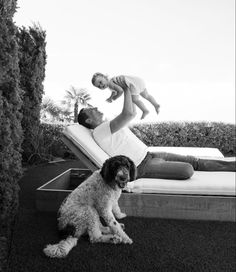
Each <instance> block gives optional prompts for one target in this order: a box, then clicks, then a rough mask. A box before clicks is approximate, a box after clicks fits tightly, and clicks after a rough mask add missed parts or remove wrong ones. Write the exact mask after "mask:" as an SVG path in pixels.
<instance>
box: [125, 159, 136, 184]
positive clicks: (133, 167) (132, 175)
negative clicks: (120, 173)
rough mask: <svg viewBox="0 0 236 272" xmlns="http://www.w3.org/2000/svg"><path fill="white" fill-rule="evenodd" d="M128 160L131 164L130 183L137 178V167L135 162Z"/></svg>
mask: <svg viewBox="0 0 236 272" xmlns="http://www.w3.org/2000/svg"><path fill="white" fill-rule="evenodd" d="M127 159H128V161H129V163H130V168H129V175H130V181H133V180H135V179H136V177H137V167H136V166H135V164H134V162H133V161H132V160H131V159H130V158H128V157H127Z"/></svg>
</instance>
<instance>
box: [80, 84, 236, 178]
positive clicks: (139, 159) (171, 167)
mask: <svg viewBox="0 0 236 272" xmlns="http://www.w3.org/2000/svg"><path fill="white" fill-rule="evenodd" d="M135 115H136V109H135V106H134V104H133V103H132V99H131V93H130V91H129V90H128V89H124V104H123V109H122V111H121V113H120V114H119V115H118V116H117V117H115V118H114V119H113V120H111V121H107V120H104V118H103V113H101V112H100V111H98V109H97V108H92V107H91V108H84V109H82V110H80V112H79V114H78V123H79V124H81V125H83V126H85V127H87V128H89V129H93V133H92V134H93V137H94V140H95V141H96V143H97V144H98V145H99V146H100V147H101V148H102V149H103V150H104V151H105V152H106V153H107V154H108V155H109V156H111V157H112V156H116V155H125V156H127V157H129V158H130V159H132V160H133V161H134V163H135V165H136V166H137V168H138V178H162V179H188V178H190V177H191V176H192V175H193V173H194V170H197V171H231V172H235V170H236V169H235V161H224V160H210V159H200V158H196V157H194V156H183V155H177V154H172V153H166V152H148V151H147V146H146V145H145V144H144V143H143V142H142V141H140V140H139V139H138V138H137V137H136V136H135V135H134V134H133V133H132V132H131V131H130V130H129V128H128V127H127V126H128V124H129V122H130V121H131V120H132V119H133V118H134V117H135Z"/></svg>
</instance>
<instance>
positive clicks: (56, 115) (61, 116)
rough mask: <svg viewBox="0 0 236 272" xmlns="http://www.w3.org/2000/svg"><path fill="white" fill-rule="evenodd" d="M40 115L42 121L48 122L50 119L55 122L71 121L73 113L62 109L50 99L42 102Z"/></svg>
mask: <svg viewBox="0 0 236 272" xmlns="http://www.w3.org/2000/svg"><path fill="white" fill-rule="evenodd" d="M40 114H41V119H42V120H45V121H48V119H49V120H50V119H52V120H53V121H65V120H66V121H67V122H70V121H71V111H69V110H68V109H63V108H61V107H60V106H58V105H57V104H56V103H55V102H54V101H53V100H52V99H50V98H48V97H46V98H44V99H43V101H42V104H41V112H40Z"/></svg>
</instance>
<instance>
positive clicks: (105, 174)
mask: <svg viewBox="0 0 236 272" xmlns="http://www.w3.org/2000/svg"><path fill="white" fill-rule="evenodd" d="M110 164H111V158H109V159H107V160H106V161H105V162H104V163H103V165H102V169H101V172H100V174H101V176H102V178H103V179H104V180H105V181H106V182H109V181H110V180H112V178H113V176H112V175H113V173H112V171H111V167H110Z"/></svg>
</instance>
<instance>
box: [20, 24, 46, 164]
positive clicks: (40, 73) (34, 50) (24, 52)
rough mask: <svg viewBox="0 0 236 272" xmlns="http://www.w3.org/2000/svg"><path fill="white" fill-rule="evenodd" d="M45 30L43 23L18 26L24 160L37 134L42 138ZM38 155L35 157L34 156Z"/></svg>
mask: <svg viewBox="0 0 236 272" xmlns="http://www.w3.org/2000/svg"><path fill="white" fill-rule="evenodd" d="M45 39H46V33H45V31H43V30H42V29H41V27H40V26H37V25H34V27H29V29H26V28H25V27H22V28H19V29H18V32H17V41H18V45H19V67H20V87H21V88H22V89H23V90H24V96H23V106H22V112H23V119H22V128H23V131H24V141H23V143H22V149H23V154H22V156H23V160H24V161H27V160H31V157H32V154H33V155H34V152H35V148H36V145H37V144H38V143H37V142H35V140H36V139H37V138H40V130H39V124H40V109H41V103H42V96H43V93H44V90H43V80H44V77H45V65H46V42H45ZM34 158H35V157H34Z"/></svg>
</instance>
